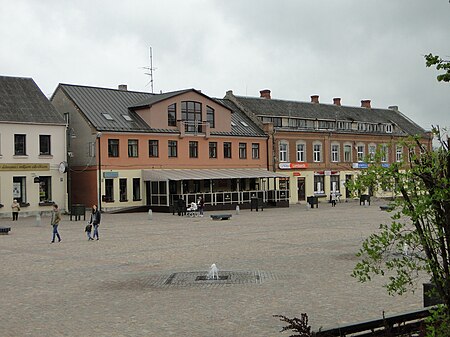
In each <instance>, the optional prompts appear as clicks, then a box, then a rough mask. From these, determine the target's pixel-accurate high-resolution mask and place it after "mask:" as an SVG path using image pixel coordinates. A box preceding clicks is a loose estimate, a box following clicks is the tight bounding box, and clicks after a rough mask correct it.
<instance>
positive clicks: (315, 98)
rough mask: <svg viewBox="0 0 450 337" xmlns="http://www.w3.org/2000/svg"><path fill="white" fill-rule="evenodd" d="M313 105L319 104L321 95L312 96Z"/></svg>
mask: <svg viewBox="0 0 450 337" xmlns="http://www.w3.org/2000/svg"><path fill="white" fill-rule="evenodd" d="M311 103H319V95H312V96H311Z"/></svg>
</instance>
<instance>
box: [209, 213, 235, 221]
mask: <svg viewBox="0 0 450 337" xmlns="http://www.w3.org/2000/svg"><path fill="white" fill-rule="evenodd" d="M230 218H231V214H213V215H211V219H213V220H229V219H230Z"/></svg>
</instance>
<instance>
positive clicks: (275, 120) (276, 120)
mask: <svg viewBox="0 0 450 337" xmlns="http://www.w3.org/2000/svg"><path fill="white" fill-rule="evenodd" d="M272 123H273V126H274V127H281V126H282V125H283V124H282V120H281V117H272Z"/></svg>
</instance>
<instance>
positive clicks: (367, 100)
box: [361, 99, 371, 109]
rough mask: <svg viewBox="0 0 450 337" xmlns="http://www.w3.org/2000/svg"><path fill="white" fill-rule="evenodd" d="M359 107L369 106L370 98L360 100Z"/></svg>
mask: <svg viewBox="0 0 450 337" xmlns="http://www.w3.org/2000/svg"><path fill="white" fill-rule="evenodd" d="M361 108H369V109H370V108H371V106H370V99H363V100H361Z"/></svg>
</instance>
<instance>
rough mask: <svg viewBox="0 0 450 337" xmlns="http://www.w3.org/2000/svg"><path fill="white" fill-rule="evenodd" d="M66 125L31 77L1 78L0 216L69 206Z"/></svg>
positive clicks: (26, 213) (21, 214) (62, 208)
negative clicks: (14, 204)
mask: <svg viewBox="0 0 450 337" xmlns="http://www.w3.org/2000/svg"><path fill="white" fill-rule="evenodd" d="M66 153H67V152H66V123H65V120H64V117H63V116H62V115H61V114H60V113H59V112H58V111H56V109H55V108H54V107H53V106H52V104H51V103H50V101H49V100H48V99H47V97H45V95H44V94H43V93H42V91H41V90H40V89H39V87H38V86H37V85H36V83H35V82H34V81H33V79H31V78H18V77H6V76H0V217H2V218H5V217H10V216H11V203H12V201H13V199H17V201H18V202H19V203H20V204H21V211H20V213H19V217H20V216H27V215H36V214H42V213H44V212H48V211H50V210H51V209H52V205H53V204H54V203H56V204H58V206H59V207H60V209H61V210H64V209H66V199H67V198H66V194H67V193H66V191H67V188H66V186H67V182H66V173H65V171H66V170H67V165H66Z"/></svg>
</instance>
